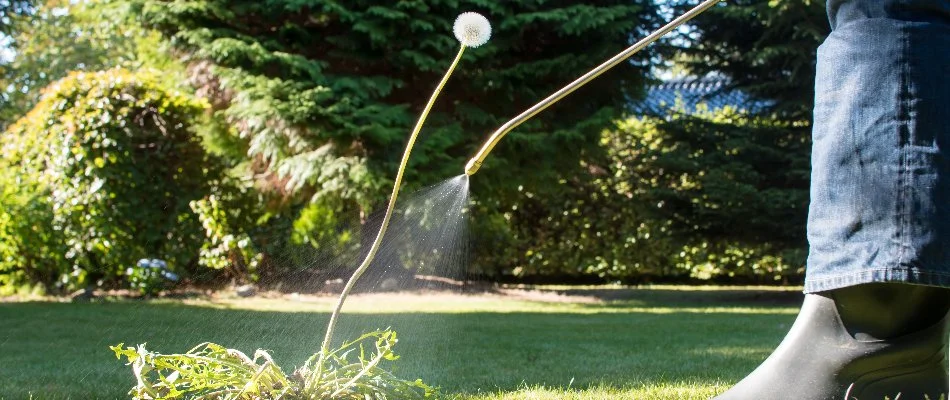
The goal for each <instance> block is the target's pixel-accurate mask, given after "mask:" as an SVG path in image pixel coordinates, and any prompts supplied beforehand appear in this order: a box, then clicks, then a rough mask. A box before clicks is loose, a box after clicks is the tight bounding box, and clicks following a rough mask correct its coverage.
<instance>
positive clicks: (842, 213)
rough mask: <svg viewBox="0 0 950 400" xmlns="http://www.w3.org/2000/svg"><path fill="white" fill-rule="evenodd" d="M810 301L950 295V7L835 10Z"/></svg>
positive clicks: (815, 154)
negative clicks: (894, 293) (873, 293)
mask: <svg viewBox="0 0 950 400" xmlns="http://www.w3.org/2000/svg"><path fill="white" fill-rule="evenodd" d="M828 17H829V20H830V22H831V27H832V33H831V34H830V35H829V36H828V38H827V39H825V42H824V43H823V44H822V45H821V47H819V49H818V66H817V72H816V73H817V75H816V77H817V79H816V82H815V112H814V118H815V121H814V130H813V132H812V139H813V148H812V180H811V204H810V206H809V212H808V242H809V254H808V263H807V268H806V274H805V292H819V291H824V290H831V289H837V288H842V287H846V286H851V285H857V284H861V283H869V282H903V283H910V284H920V285H931V286H942V287H950V0H829V1H828Z"/></svg>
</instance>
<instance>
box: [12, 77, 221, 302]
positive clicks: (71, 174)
mask: <svg viewBox="0 0 950 400" xmlns="http://www.w3.org/2000/svg"><path fill="white" fill-rule="evenodd" d="M203 110H204V105H203V104H202V103H199V102H196V101H195V100H193V99H191V98H190V97H188V96H186V95H184V94H181V93H177V92H174V91H170V90H167V89H166V88H165V87H164V86H163V85H162V84H161V83H160V78H159V77H158V76H156V75H154V74H151V73H148V72H143V73H133V72H130V71H127V70H123V69H112V70H108V71H102V72H95V73H73V74H70V75H69V76H67V77H66V78H63V79H62V80H60V81H57V82H56V83H54V84H52V85H50V87H48V88H47V89H46V91H45V93H44V95H43V98H42V100H41V101H40V102H39V103H38V104H37V105H36V107H34V108H33V110H32V111H30V112H29V113H28V114H27V115H26V116H25V117H23V118H21V119H20V120H19V121H17V122H16V123H15V124H13V125H12V126H11V127H10V128H9V130H8V131H7V132H6V133H5V134H4V138H3V139H2V140H3V142H4V143H3V145H4V150H5V151H4V156H3V158H4V160H3V163H4V164H5V165H6V166H9V167H11V168H13V169H16V170H19V171H20V172H21V179H22V180H23V183H24V185H25V186H26V188H27V189H25V191H26V192H25V193H21V195H23V196H25V197H24V198H25V199H27V201H26V202H25V203H23V202H21V204H24V205H30V206H31V207H36V208H37V210H38V211H37V213H38V214H37V216H39V217H42V215H41V214H42V213H46V212H47V211H46V210H50V211H49V214H46V216H47V217H48V218H47V219H46V221H48V222H49V224H48V225H36V226H34V227H33V228H32V229H33V231H34V233H35V235H33V236H32V237H31V236H29V235H25V234H24V233H23V232H22V230H20V231H16V230H14V231H16V232H19V233H15V234H14V235H13V236H14V237H13V238H12V239H4V241H5V242H8V243H23V244H24V245H26V246H27V247H30V246H32V245H33V243H37V238H36V237H35V236H36V235H40V236H44V237H45V236H52V235H59V236H60V237H61V239H62V241H63V242H62V243H63V244H64V247H65V248H64V250H65V253H64V254H63V256H62V258H52V260H53V262H56V263H58V264H59V265H58V266H56V267H54V268H52V269H53V270H56V271H58V272H64V271H68V270H73V271H72V272H70V275H71V276H75V277H76V281H77V283H78V284H83V283H92V282H102V281H115V280H117V279H118V278H120V277H121V275H122V273H123V272H124V271H125V268H126V267H127V266H129V265H134V264H135V262H136V261H137V260H139V259H143V258H152V257H160V258H162V259H164V260H167V261H168V263H169V265H170V266H171V268H173V269H174V268H180V267H182V266H184V265H187V264H189V263H192V262H193V261H194V260H195V259H196V255H197V253H198V246H199V243H200V235H201V230H200V225H199V223H198V221H197V218H195V216H194V215H193V214H192V213H191V212H190V210H189V208H188V203H189V202H190V201H191V200H195V199H198V198H201V197H203V196H204V195H205V194H206V192H207V190H208V184H207V181H208V179H209V175H213V174H214V170H213V169H212V168H211V167H210V166H209V165H210V164H209V163H208V158H207V157H206V155H205V153H204V151H203V150H202V147H201V145H200V143H199V141H198V139H197V138H196V136H195V135H194V133H193V129H192V127H193V126H194V124H195V123H196V122H197V120H198V118H200V116H201V115H202V111H203ZM29 199H32V200H29ZM39 210H43V211H42V212H41V211H39ZM36 221H43V219H42V218H40V219H37V220H36ZM8 231H9V229H8ZM8 240H9V241H8ZM39 242H40V243H42V241H39ZM19 264H20V265H18V269H20V270H29V269H30V268H31V266H30V265H28V264H25V263H19ZM48 278H49V277H43V279H48Z"/></svg>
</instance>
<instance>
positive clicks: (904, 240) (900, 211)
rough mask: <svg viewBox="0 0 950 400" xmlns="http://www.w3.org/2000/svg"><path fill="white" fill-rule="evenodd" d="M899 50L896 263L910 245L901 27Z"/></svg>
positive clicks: (900, 262) (904, 60)
mask: <svg viewBox="0 0 950 400" xmlns="http://www.w3.org/2000/svg"><path fill="white" fill-rule="evenodd" d="M899 34H900V42H899V43H900V44H899V45H900V51H899V52H898V64H897V65H898V66H899V67H898V68H899V69H898V71H899V72H898V86H897V130H898V145H897V146H898V147H897V157H898V169H897V199H896V200H897V218H898V223H899V224H900V225H899V226H900V228H899V229H898V240H897V243H898V249H897V265H898V266H900V265H904V263H905V260H906V256H907V249H908V248H909V247H910V243H908V238H909V232H908V230H909V228H908V224H909V223H910V221H909V208H908V206H909V204H908V201H909V199H908V197H909V196H908V190H907V184H908V180H907V174H908V172H909V171H910V169H909V168H908V166H907V158H908V157H907V151H906V149H907V145H908V144H909V142H910V132H909V127H908V113H907V109H906V107H905V106H906V102H907V100H908V99H907V95H908V93H907V84H908V81H907V61H908V59H907V58H908V54H907V51H908V45H907V34H906V31H905V30H904V28H903V27H901V28H899Z"/></svg>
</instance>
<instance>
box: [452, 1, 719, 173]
mask: <svg viewBox="0 0 950 400" xmlns="http://www.w3.org/2000/svg"><path fill="white" fill-rule="evenodd" d="M719 1H721V0H705V1H703V2H702V3H700V4H699V5H698V6H696V7H694V8H693V9H691V10H689V11H687V12H686V13H685V14H683V15H681V16H679V17H678V18H676V19H674V20H672V21H670V22H669V23H667V24H666V25H664V26H663V27H662V28H660V29H657V30H656V31H654V32H653V33H651V34H650V35H648V36H647V37H645V38H643V39H641V40H640V41H639V42H637V43H635V44H634V45H633V46H630V47H628V48H627V49H626V50H624V51H622V52H620V53H619V54H617V55H615V56H613V57H611V58H610V59H609V60H607V61H605V62H604V63H603V64H600V65H598V66H597V67H596V68H594V69H592V70H590V71H588V72H587V73H586V74H584V75H582V76H581V77H580V78H577V79H576V80H574V82H571V83H569V84H568V85H567V86H564V87H563V88H561V89H560V90H558V91H556V92H554V93H553V94H552V95H550V96H548V97H547V98H545V99H544V100H541V101H540V102H539V103H538V104H535V105H534V106H531V108H529V109H527V110H525V111H524V112H523V113H521V114H518V116H516V117H514V118H512V119H511V120H510V121H508V122H506V123H505V124H504V125H502V126H501V127H500V128H498V129H497V130H496V131H495V133H492V135H491V137H489V138H488V141H487V142H485V144H484V145H482V148H481V150H479V151H478V153H477V154H475V157H472V159H471V160H468V164H465V174H466V175H469V176H471V175H473V174H475V172H476V171H478V168H479V167H481V166H482V162H483V161H485V158H486V157H488V153H490V152H491V151H492V149H494V148H495V145H496V144H498V142H499V141H500V140H501V138H503V137H504V136H505V135H506V134H508V132H511V131H512V130H513V129H515V128H516V127H518V125H521V124H522V123H523V122H525V121H527V120H528V119H530V118H531V117H533V116H535V115H537V114H538V113H540V112H541V111H543V110H544V109H546V108H548V107H549V106H550V105H552V104H554V103H557V102H558V101H559V100H561V99H563V98H564V97H566V96H567V95H569V94H571V92H573V91H575V90H577V88H579V87H581V86H584V85H585V84H587V83H588V82H590V81H592V80H594V78H597V77H598V76H600V74H603V73H604V72H606V71H607V70H608V69H611V68H613V67H614V66H616V65H617V64H620V63H621V62H623V61H624V60H626V59H627V58H630V56H632V55H634V54H636V53H637V52H638V51H640V50H642V49H643V48H644V47H647V45H649V44H650V43H653V42H655V41H657V40H658V39H659V38H661V37H663V36H664V35H666V34H667V33H669V32H670V31H672V30H673V29H676V28H677V27H679V26H680V25H683V24H684V23H686V21H689V20H691V19H693V17H695V16H697V15H699V14H701V13H702V12H703V11H706V10H708V9H709V8H710V7H712V6H714V5H716V3H719Z"/></svg>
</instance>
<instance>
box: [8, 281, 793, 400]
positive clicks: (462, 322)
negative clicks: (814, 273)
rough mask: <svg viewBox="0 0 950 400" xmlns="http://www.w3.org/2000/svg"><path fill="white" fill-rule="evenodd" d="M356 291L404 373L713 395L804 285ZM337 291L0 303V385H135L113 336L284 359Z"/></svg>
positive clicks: (574, 388) (535, 388)
mask: <svg viewBox="0 0 950 400" xmlns="http://www.w3.org/2000/svg"><path fill="white" fill-rule="evenodd" d="M560 293H561V294H560V295H558V294H557V293H555V292H550V291H549V292H523V291H509V292H505V293H501V294H498V293H496V294H480V295H462V294H446V293H434V294H374V295H360V296H356V297H354V298H353V299H352V300H351V302H349V303H348V304H347V307H345V309H344V311H345V312H346V313H348V314H344V316H343V318H342V320H341V326H340V329H339V334H338V337H339V338H343V337H355V336H356V335H357V334H358V333H360V332H363V331H367V330H371V329H375V328H385V327H387V326H391V327H392V328H394V329H395V330H396V331H397V332H398V333H399V337H400V341H399V344H398V345H397V346H396V351H397V352H398V353H399V354H400V355H401V356H402V359H400V360H399V361H398V362H397V363H396V370H395V372H396V374H397V375H399V376H401V377H404V378H417V377H418V378H422V379H423V380H424V381H425V382H426V383H429V384H431V385H435V386H439V387H441V389H442V393H443V395H444V397H447V398H459V399H466V400H475V399H551V398H564V399H603V398H617V399H693V398H695V399H705V398H709V397H710V396H713V395H715V394H716V393H719V392H721V391H723V390H725V389H726V388H727V387H728V386H729V385H730V384H731V383H734V382H735V381H737V380H739V379H740V378H742V376H744V375H745V374H746V373H748V372H749V371H751V370H752V369H753V368H754V367H755V366H756V365H757V364H758V362H760V361H761V360H762V359H763V358H765V357H766V356H767V355H768V353H769V352H770V351H771V349H772V348H773V347H774V346H775V345H776V344H777V343H778V342H779V341H780V340H781V338H782V336H783V335H784V333H785V332H786V331H787V329H788V326H789V324H791V322H792V321H793V319H794V317H795V313H796V312H797V306H798V304H799V303H798V302H799V301H800V297H799V295H797V294H796V293H794V292H789V291H775V290H760V289H754V288H746V289H730V290H712V289H710V288H698V289H690V288H678V287H657V288H650V289H633V290H631V289H623V288H585V289H573V290H569V291H567V292H566V293H567V294H564V293H565V292H564V291H562V292H560ZM332 302H333V299H332V298H330V297H303V298H299V297H296V298H292V297H288V296H284V297H282V298H255V299H236V298H234V299H229V298H213V299H211V298H202V299H188V300H153V301H132V300H125V301H106V302H96V303H83V304H72V303H59V302H53V301H37V302H11V303H0V399H11V400H12V399H26V398H29V397H30V396H31V395H32V396H33V398H34V399H65V398H71V399H92V398H100V399H113V398H127V396H126V392H127V391H128V389H129V388H130V387H131V386H132V385H133V378H132V375H131V371H130V370H129V367H128V366H125V365H123V364H122V363H120V362H119V361H117V360H116V358H115V356H114V355H113V354H112V352H111V351H110V350H109V349H108V346H109V345H113V344H117V343H123V342H124V343H126V344H127V345H132V344H138V343H143V342H147V343H148V347H149V349H151V350H155V351H161V352H166V353H168V352H183V351H187V350H188V349H190V348H191V347H193V346H194V345H196V344H198V343H199V342H203V341H212V342H216V343H219V344H222V345H226V346H228V347H233V348H237V349H239V350H242V351H246V352H248V353H251V352H253V350H254V349H257V348H265V349H268V350H272V354H273V355H274V357H275V359H276V360H277V362H278V363H280V364H281V366H282V367H283V368H284V369H285V370H286V371H289V370H292V369H293V368H294V367H295V365H299V364H301V363H303V361H304V360H305V359H306V358H307V357H309V356H310V355H311V354H312V353H313V352H314V351H315V350H316V349H317V348H318V347H319V345H320V341H321V339H322V336H323V329H324V325H325V324H326V322H327V320H328V318H329V310H330V308H331V306H332Z"/></svg>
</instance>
